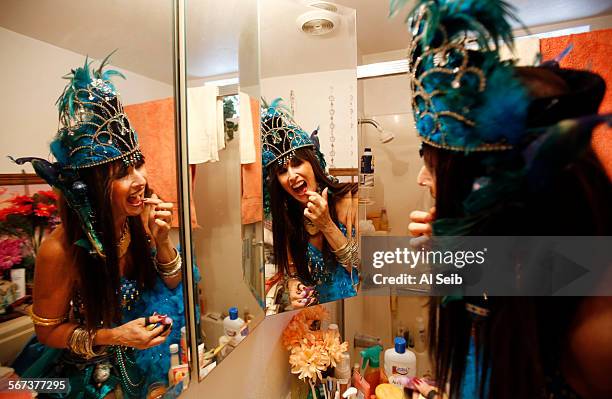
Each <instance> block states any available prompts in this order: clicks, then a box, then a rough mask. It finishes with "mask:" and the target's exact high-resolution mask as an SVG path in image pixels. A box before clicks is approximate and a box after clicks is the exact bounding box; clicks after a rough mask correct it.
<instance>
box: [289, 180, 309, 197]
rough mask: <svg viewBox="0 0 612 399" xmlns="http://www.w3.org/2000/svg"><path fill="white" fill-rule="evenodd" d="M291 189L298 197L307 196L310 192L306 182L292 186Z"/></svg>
mask: <svg viewBox="0 0 612 399" xmlns="http://www.w3.org/2000/svg"><path fill="white" fill-rule="evenodd" d="M291 189H292V190H293V192H294V193H296V194H297V195H305V194H306V191H308V184H306V181H305V180H302V181H301V182H299V183H296V184H294V185H292V186H291Z"/></svg>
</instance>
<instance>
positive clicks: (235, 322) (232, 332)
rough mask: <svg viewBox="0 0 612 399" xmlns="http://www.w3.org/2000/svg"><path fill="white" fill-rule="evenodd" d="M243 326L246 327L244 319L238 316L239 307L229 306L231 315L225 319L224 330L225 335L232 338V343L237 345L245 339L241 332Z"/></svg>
mask: <svg viewBox="0 0 612 399" xmlns="http://www.w3.org/2000/svg"><path fill="white" fill-rule="evenodd" d="M242 327H244V320H242V319H241V318H240V317H238V308H236V307H231V308H229V316H227V317H226V318H225V319H223V330H224V331H225V335H226V336H228V337H229V338H230V339H231V342H230V345H232V346H236V345H238V344H239V343H240V342H241V341H242V340H243V339H244V336H243V335H242V334H241V330H242Z"/></svg>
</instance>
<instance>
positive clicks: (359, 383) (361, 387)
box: [345, 363, 370, 399]
mask: <svg viewBox="0 0 612 399" xmlns="http://www.w3.org/2000/svg"><path fill="white" fill-rule="evenodd" d="M353 387H355V389H357V395H356V399H369V397H370V384H369V383H368V382H367V381H366V380H365V378H363V376H362V375H361V373H359V363H355V365H354V366H353ZM347 391H348V390H347ZM345 394H346V392H345Z"/></svg>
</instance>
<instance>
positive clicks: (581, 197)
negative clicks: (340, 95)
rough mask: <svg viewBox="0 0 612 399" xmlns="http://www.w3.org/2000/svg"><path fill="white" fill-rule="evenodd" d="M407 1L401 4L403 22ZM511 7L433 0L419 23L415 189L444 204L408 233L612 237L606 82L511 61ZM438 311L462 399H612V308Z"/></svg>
mask: <svg viewBox="0 0 612 399" xmlns="http://www.w3.org/2000/svg"><path fill="white" fill-rule="evenodd" d="M405 3H406V1H404V0H392V1H391V10H392V12H396V11H397V10H398V9H399V8H401V7H402V6H403V5H404V4H405ZM511 11H512V10H511V7H510V6H509V5H508V4H507V3H506V2H504V1H499V0H467V1H463V0H423V1H418V2H417V5H416V6H415V7H414V9H413V10H412V11H411V12H410V14H409V21H410V22H409V26H410V29H411V33H412V35H413V37H412V41H411V44H410V48H409V64H410V67H409V74H410V83H411V89H412V108H413V112H414V118H415V122H416V129H417V133H418V135H419V137H420V139H421V140H422V142H423V144H422V148H421V155H422V156H423V160H424V164H425V166H424V167H423V168H422V170H421V172H420V173H419V177H418V183H419V184H420V185H422V186H426V187H428V188H429V189H430V191H431V193H432V195H433V196H434V197H435V209H432V210H431V211H430V212H413V213H412V215H411V218H412V223H411V224H410V227H409V229H410V230H411V232H412V233H413V234H414V235H417V236H418V235H423V234H424V235H434V236H462V235H472V236H489V235H490V236H495V235H496V236H513V235H531V236H537V235H549V236H558V235H610V233H612V211H611V209H612V208H610V206H609V204H610V203H612V185H611V184H610V180H609V178H608V177H607V176H606V174H605V173H604V171H603V168H602V166H601V164H600V163H599V162H598V160H597V159H596V157H595V155H594V153H593V151H592V149H591V148H590V139H591V132H592V130H593V128H594V127H595V126H597V125H598V124H600V123H602V122H605V121H607V122H608V123H610V121H611V120H612V118H611V117H610V116H609V115H608V116H601V115H597V110H598V107H599V104H600V102H601V100H602V98H603V95H604V92H605V84H604V82H603V80H602V79H601V77H599V76H598V75H596V74H593V73H589V72H586V71H574V70H566V69H561V68H559V66H558V65H557V64H555V63H545V64H543V65H541V66H539V67H522V68H521V67H515V66H514V65H513V64H512V62H505V61H501V59H500V55H499V45H500V44H501V43H502V42H504V43H506V44H507V45H509V46H512V41H513V38H512V29H511V26H510V24H509V22H508V21H509V19H510V18H513V17H512V15H511V14H512V13H511ZM596 309H597V310H596ZM430 311H431V314H430V327H431V329H430V333H431V337H430V338H431V339H430V341H431V351H432V358H433V360H434V361H435V363H436V364H435V369H436V376H437V380H436V382H437V383H438V384H439V386H441V387H444V386H446V384H447V383H449V387H450V392H449V394H450V397H452V398H495V399H500V398H502V399H503V398H527V397H529V398H540V397H542V398H544V397H546V398H549V397H555V398H561V397H572V398H575V397H579V395H578V394H580V395H581V396H582V397H602V398H603V397H610V395H612V387H610V384H607V383H605V382H604V381H603V380H604V379H605V377H603V374H602V373H601V372H600V371H599V370H601V367H604V366H605V364H610V362H612V358H611V357H610V354H609V353H610V352H609V351H608V352H607V354H606V353H602V352H601V351H599V349H598V348H597V347H596V346H597V345H604V346H607V347H610V345H612V342H611V341H610V335H609V334H602V331H604V330H605V327H604V325H605V323H606V320H608V321H607V323H608V324H607V325H608V330H609V320H610V319H611V318H612V302H611V301H610V298H588V299H585V298H554V299H553V298H528V297H492V296H488V297H487V296H486V295H485V296H483V297H480V298H474V297H463V298H461V297H445V298H432V300H431V307H430ZM596 312H597V313H598V315H596V314H595V313H596ZM597 317H599V320H597ZM593 323H595V324H593ZM596 325H599V326H600V327H599V328H601V330H600V331H597V329H594V328H595V326H596ZM589 340H591V341H592V342H593V345H594V346H593V347H592V348H586V347H584V346H582V347H579V345H580V343H582V342H586V341H589ZM570 365H572V366H571V367H569V366H570ZM604 368H605V367H604ZM434 395H435V393H434V394H431V397H433V396H434Z"/></svg>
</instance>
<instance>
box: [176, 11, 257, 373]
mask: <svg viewBox="0 0 612 399" xmlns="http://www.w3.org/2000/svg"><path fill="white" fill-rule="evenodd" d="M185 24H186V54H187V59H186V65H187V71H186V72H187V86H188V88H187V135H188V148H189V163H190V166H191V176H192V187H191V192H192V202H193V206H192V225H193V229H192V239H193V250H194V257H195V258H194V259H195V263H196V264H197V269H198V271H199V275H200V278H199V281H198V282H197V290H196V295H197V298H198V301H197V302H198V303H197V304H198V306H199V315H196V316H197V317H199V323H200V328H199V329H198V331H197V343H198V363H199V373H198V375H199V377H200V378H203V377H205V376H206V375H207V374H208V373H209V372H210V371H211V370H212V369H213V368H215V367H216V365H217V364H218V363H219V362H221V361H222V360H223V359H225V358H226V357H227V356H229V355H230V353H231V352H232V351H233V350H234V349H235V348H236V346H238V344H239V343H241V342H242V341H243V340H244V339H245V338H248V337H247V335H248V333H249V332H250V331H252V330H253V328H255V326H256V325H257V323H259V322H260V321H261V320H262V319H263V310H262V305H261V304H262V299H261V298H262V295H263V278H262V275H261V271H260V270H261V259H262V257H261V253H262V251H261V247H262V246H261V242H262V234H263V231H262V211H261V166H260V165H261V164H260V163H259V162H258V160H259V158H258V151H259V150H258V148H259V135H258V132H259V130H258V129H259V128H258V123H259V81H258V80H259V73H258V70H257V65H258V55H259V54H258V51H257V45H258V42H257V3H256V2H247V3H243V2H240V1H237V0H236V1H223V2H220V1H212V0H211V1H204V2H201V1H187V2H186V10H185Z"/></svg>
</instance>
